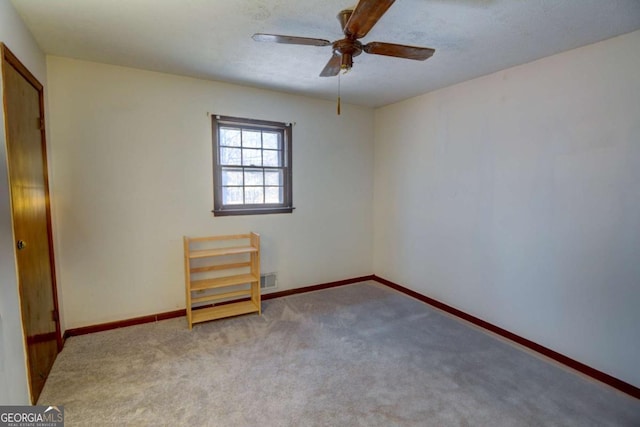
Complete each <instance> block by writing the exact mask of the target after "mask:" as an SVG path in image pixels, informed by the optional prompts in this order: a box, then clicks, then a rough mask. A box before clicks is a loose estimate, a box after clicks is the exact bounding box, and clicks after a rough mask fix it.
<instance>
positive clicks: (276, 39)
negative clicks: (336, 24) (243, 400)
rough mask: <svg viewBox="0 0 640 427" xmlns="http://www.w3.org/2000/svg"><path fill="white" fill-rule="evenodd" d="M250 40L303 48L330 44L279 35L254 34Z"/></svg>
mask: <svg viewBox="0 0 640 427" xmlns="http://www.w3.org/2000/svg"><path fill="white" fill-rule="evenodd" d="M252 38H253V39H254V40H255V41H257V42H273V43H284V44H302V45H305V46H329V45H330V44H331V42H330V41H329V40H323V39H313V38H309V37H295V36H283V35H281V34H262V33H256V34H254V35H253V36H252Z"/></svg>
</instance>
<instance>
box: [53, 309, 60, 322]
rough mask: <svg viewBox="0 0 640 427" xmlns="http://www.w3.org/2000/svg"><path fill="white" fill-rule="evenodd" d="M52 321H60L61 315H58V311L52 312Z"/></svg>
mask: <svg viewBox="0 0 640 427" xmlns="http://www.w3.org/2000/svg"><path fill="white" fill-rule="evenodd" d="M51 320H53V321H54V322H58V321H60V315H59V314H58V310H51Z"/></svg>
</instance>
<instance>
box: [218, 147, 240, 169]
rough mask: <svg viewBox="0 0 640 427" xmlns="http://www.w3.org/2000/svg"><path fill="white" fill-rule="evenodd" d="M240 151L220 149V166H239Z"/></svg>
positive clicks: (237, 149) (236, 149)
mask: <svg viewBox="0 0 640 427" xmlns="http://www.w3.org/2000/svg"><path fill="white" fill-rule="evenodd" d="M240 151H241V150H240V149H239V148H226V147H220V164H221V165H239V164H240Z"/></svg>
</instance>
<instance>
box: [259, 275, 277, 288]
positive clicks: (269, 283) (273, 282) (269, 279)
mask: <svg viewBox="0 0 640 427" xmlns="http://www.w3.org/2000/svg"><path fill="white" fill-rule="evenodd" d="M276 287H278V279H277V278H276V273H265V274H261V275H260V289H273V288H276Z"/></svg>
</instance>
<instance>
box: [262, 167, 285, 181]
mask: <svg viewBox="0 0 640 427" xmlns="http://www.w3.org/2000/svg"><path fill="white" fill-rule="evenodd" d="M264 185H282V171H281V170H276V171H274V170H266V171H264Z"/></svg>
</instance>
